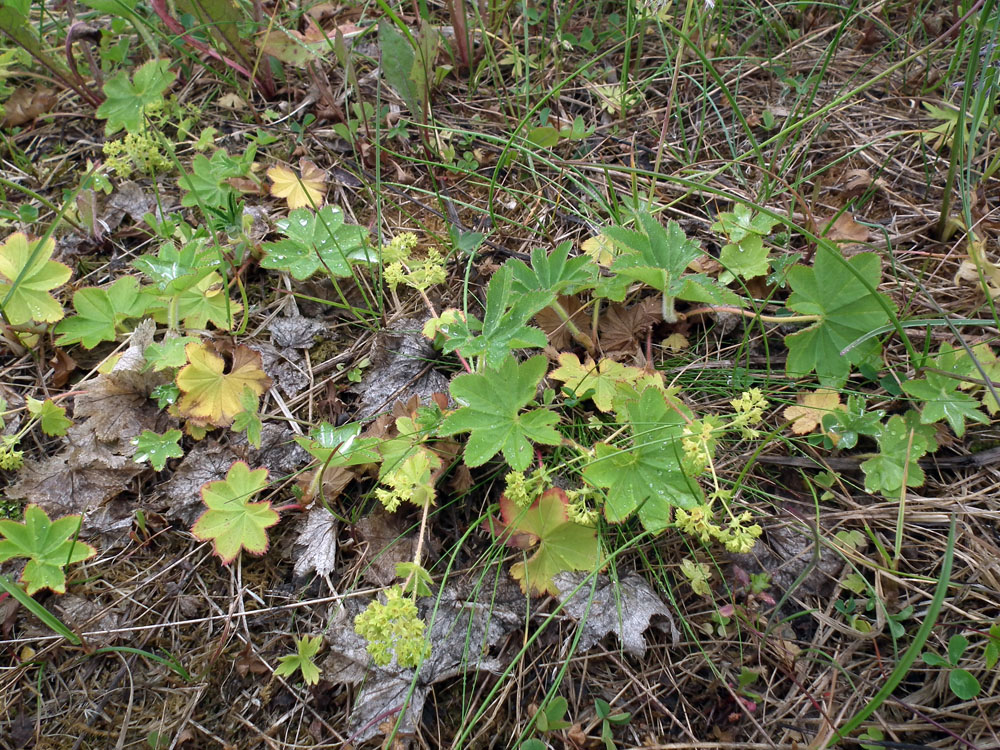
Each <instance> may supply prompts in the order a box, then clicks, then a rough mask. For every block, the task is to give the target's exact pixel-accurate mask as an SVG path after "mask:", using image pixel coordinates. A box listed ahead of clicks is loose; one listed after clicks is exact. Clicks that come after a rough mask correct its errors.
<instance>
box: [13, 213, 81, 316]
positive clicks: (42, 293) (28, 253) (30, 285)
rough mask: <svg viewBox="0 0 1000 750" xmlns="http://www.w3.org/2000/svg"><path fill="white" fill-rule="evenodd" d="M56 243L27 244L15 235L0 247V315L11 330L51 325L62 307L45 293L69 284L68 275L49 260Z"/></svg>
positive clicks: (60, 313)
mask: <svg viewBox="0 0 1000 750" xmlns="http://www.w3.org/2000/svg"><path fill="white" fill-rule="evenodd" d="M55 249H56V242H55V240H54V239H52V238H51V237H49V238H48V239H47V240H44V241H43V240H35V241H33V242H29V241H28V237H27V236H26V235H25V234H24V233H23V232H16V233H14V234H12V235H11V236H10V237H8V238H7V239H6V241H5V242H4V243H3V244H2V245H0V312H3V315H4V317H5V318H6V319H7V322H8V323H10V325H12V326H19V325H24V324H25V323H30V322H31V321H35V322H37V323H54V322H55V321H57V320H59V319H60V318H62V316H63V309H62V305H60V304H59V302H58V301H57V300H56V299H55V298H54V297H53V296H52V295H51V294H49V292H50V291H51V290H52V289H55V288H56V287H60V286H62V285H63V284H65V283H66V282H67V281H69V277H70V274H71V271H70V269H69V267H67V266H65V265H63V264H62V263H59V262H57V261H54V260H50V259H51V258H52V253H53V252H54V251H55Z"/></svg>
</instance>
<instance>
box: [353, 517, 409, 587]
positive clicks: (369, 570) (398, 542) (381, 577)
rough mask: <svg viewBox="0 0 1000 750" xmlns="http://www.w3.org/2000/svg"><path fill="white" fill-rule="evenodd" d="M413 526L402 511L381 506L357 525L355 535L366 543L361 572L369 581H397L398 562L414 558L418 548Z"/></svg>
mask: <svg viewBox="0 0 1000 750" xmlns="http://www.w3.org/2000/svg"><path fill="white" fill-rule="evenodd" d="M411 526H412V523H411V522H410V521H408V520H407V519H406V518H404V517H403V515H402V514H396V513H389V512H387V511H385V510H383V509H382V508H381V507H379V508H378V509H377V510H376V511H375V512H373V513H371V514H369V515H367V516H365V517H364V518H362V519H361V520H360V521H358V522H357V524H355V526H354V534H355V537H356V539H357V540H358V541H359V542H361V543H363V544H364V546H363V547H362V548H361V549H362V555H361V563H362V564H363V566H364V567H363V568H362V570H361V573H362V575H363V576H364V578H365V580H367V581H371V582H372V583H374V584H375V585H378V586H387V585H389V584H390V583H392V582H393V581H395V580H396V564H397V563H401V562H407V561H412V560H413V556H414V554H415V552H416V549H417V539H416V536H415V535H414V534H413V532H412V529H411Z"/></svg>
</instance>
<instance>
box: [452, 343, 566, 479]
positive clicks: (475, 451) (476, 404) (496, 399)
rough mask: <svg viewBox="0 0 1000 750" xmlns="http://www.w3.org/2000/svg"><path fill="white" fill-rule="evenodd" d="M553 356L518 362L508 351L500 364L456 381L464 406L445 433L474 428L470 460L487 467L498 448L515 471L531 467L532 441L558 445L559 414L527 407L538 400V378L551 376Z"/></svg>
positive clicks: (467, 457)
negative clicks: (550, 365)
mask: <svg viewBox="0 0 1000 750" xmlns="http://www.w3.org/2000/svg"><path fill="white" fill-rule="evenodd" d="M547 366H548V361H547V360H546V358H545V357H544V356H541V355H539V356H536V357H532V358H530V359H528V360H526V361H525V362H523V363H522V364H518V363H517V360H516V359H514V357H513V355H508V356H507V358H506V359H505V360H504V361H503V363H502V364H501V366H500V367H499V368H497V369H489V368H487V369H486V370H484V371H483V372H482V373H478V374H470V375H459V376H458V377H457V378H455V379H454V380H453V381H452V383H451V395H452V396H453V397H454V399H455V400H456V401H457V402H459V403H460V404H464V405H463V406H462V407H460V408H459V409H457V410H456V411H454V412H452V413H451V414H449V415H448V417H446V418H445V420H444V422H442V424H441V428H440V430H439V434H440V435H441V436H442V437H443V436H447V435H455V434H457V433H460V432H468V433H470V434H469V440H468V443H467V444H466V446H465V463H466V464H468V465H469V466H481V465H483V464H484V463H486V462H487V461H489V460H490V459H491V458H493V456H495V455H496V454H497V453H500V452H503V456H504V459H505V460H506V461H507V463H508V464H509V465H510V467H511V468H512V469H514V470H515V471H524V470H525V469H527V468H528V466H529V464H530V463H531V458H532V448H531V443H532V442H535V443H542V444H543V445H558V444H559V443H560V442H562V436H561V435H560V434H559V432H558V431H557V430H555V429H554V428H553V425H554V424H556V423H557V422H558V421H559V416H558V415H557V414H555V413H554V412H551V411H549V410H548V409H534V410H532V411H528V412H523V411H522V409H523V408H524V407H526V406H528V405H529V404H531V403H532V402H533V401H534V398H535V391H536V388H537V387H538V383H539V382H540V381H541V379H542V377H543V376H544V375H545V371H546V369H547Z"/></svg>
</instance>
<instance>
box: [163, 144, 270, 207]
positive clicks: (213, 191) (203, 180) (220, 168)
mask: <svg viewBox="0 0 1000 750" xmlns="http://www.w3.org/2000/svg"><path fill="white" fill-rule="evenodd" d="M252 161H253V157H252V156H251V157H250V159H249V160H248V159H247V156H246V155H244V156H243V158H240V159H234V158H233V157H231V156H230V155H229V154H228V153H227V152H226V150H225V149H222V148H220V149H218V150H217V151H216V152H215V153H214V154H212V158H211V159H209V158H207V157H206V156H204V155H203V154H198V155H197V156H195V157H194V159H193V160H192V161H191V172H190V173H185V174H182V175H181V177H180V178H179V179H178V180H177V184H178V186H180V188H181V189H182V190H184V196H183V197H182V198H181V205H182V206H185V207H187V208H195V207H197V206H199V205H202V206H205V207H207V208H223V207H225V206H226V205H228V203H229V199H230V197H231V196H234V195H235V194H236V191H235V190H234V189H233V188H232V187H231V186H230V185H229V184H228V183H227V182H226V180H229V179H231V178H233V177H243V176H244V175H245V174H246V173H247V171H248V169H249V167H250V162H252Z"/></svg>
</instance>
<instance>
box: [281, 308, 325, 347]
mask: <svg viewBox="0 0 1000 750" xmlns="http://www.w3.org/2000/svg"><path fill="white" fill-rule="evenodd" d="M267 330H268V331H269V332H270V333H271V341H272V342H273V343H274V345H275V346H276V347H278V348H279V349H311V348H312V347H313V345H314V344H315V343H316V340H315V339H316V337H317V336H319V335H320V334H321V333H324V332H325V331H326V323H324V322H323V321H321V320H313V319H312V318H306V317H303V316H301V315H293V316H291V317H288V318H275V319H274V320H272V321H271V322H270V323H269V324H268V326H267Z"/></svg>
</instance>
